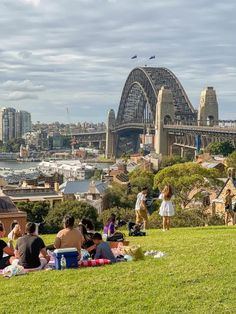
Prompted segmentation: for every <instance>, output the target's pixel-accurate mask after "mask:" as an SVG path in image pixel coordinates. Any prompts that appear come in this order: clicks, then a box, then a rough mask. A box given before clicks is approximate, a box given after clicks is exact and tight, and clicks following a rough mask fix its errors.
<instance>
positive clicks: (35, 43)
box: [0, 0, 236, 121]
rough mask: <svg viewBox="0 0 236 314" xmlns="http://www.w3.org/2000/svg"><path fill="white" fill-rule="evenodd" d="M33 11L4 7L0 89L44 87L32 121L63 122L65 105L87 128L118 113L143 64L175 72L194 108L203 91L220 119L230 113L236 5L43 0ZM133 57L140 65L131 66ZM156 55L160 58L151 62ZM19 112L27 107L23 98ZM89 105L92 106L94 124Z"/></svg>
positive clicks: (235, 72) (16, 4) (11, 3)
mask: <svg viewBox="0 0 236 314" xmlns="http://www.w3.org/2000/svg"><path fill="white" fill-rule="evenodd" d="M31 4H32V5H29V3H28V4H27V3H26V1H24V0H22V1H16V0H8V1H5V2H1V3H0V36H1V44H2V45H1V46H2V47H4V48H2V49H1V50H0V72H1V77H0V84H3V83H4V82H5V81H25V80H29V81H31V82H32V84H33V85H34V86H38V85H44V86H47V90H44V91H42V93H40V95H39V97H38V99H37V100H33V99H32V117H33V119H34V120H42V119H62V120H63V118H64V116H63V114H62V112H64V108H66V106H67V104H68V103H69V104H71V106H72V109H73V117H74V119H75V120H76V119H77V120H80V119H82V118H83V119H85V118H86V115H87V119H88V120H90V121H91V120H92V119H94V120H103V119H104V118H105V116H106V110H107V109H108V108H109V107H110V106H111V107H114V108H115V109H117V107H118V104H119V100H120V95H121V92H122V88H123V85H124V83H125V80H126V77H127V75H128V74H129V71H130V70H131V69H132V68H133V67H135V66H140V65H144V64H147V65H153V66H165V67H168V68H170V69H171V70H172V71H173V72H174V73H175V74H176V75H177V77H178V78H179V79H180V81H181V83H182V85H183V86H184V88H185V89H186V92H187V94H188V96H189V97H190V99H191V101H192V103H193V105H194V106H195V107H197V106H198V102H199V95H200V91H201V89H202V88H204V87H205V86H206V85H212V86H214V87H215V89H216V91H218V92H219V103H220V110H221V112H222V114H224V116H226V117H227V115H231V114H232V113H231V112H232V110H233V109H232V108H233V107H234V98H235V96H234V94H233V92H234V91H235V83H236V63H235V61H236V60H235V53H234V51H235V48H236V42H235V39H234V37H235V30H236V24H235V23H236V22H235V13H236V12H235V11H236V4H235V1H234V0H228V1H227V2H224V3H222V1H219V0H216V1H214V2H212V1H210V0H199V1H196V2H193V1H188V0H168V1H165V0H160V1H156V0H148V1H141V0H129V1H127V0H119V1H112V0H110V1H109V0H83V1H82V0H77V1H75V0H72V1H70V2H68V0H57V1H47V0H41V1H40V3H38V5H33V1H31ZM13 20H14V23H12V21H13ZM133 54H138V56H139V58H138V59H137V60H131V59H130V57H131V56H132V55H133ZM152 54H155V55H156V56H157V58H156V59H155V60H154V61H149V60H148V57H149V56H150V55H152ZM2 93H4V91H2ZM2 99H4V98H3V97H2ZM0 101H1V95H0ZM20 105H21V106H22V107H24V106H29V104H28V103H27V102H24V101H23V99H22V101H21V104H20ZM36 105H37V108H40V110H38V109H36ZM33 106H34V107H33ZM88 106H92V107H93V116H92V117H91V110H90V109H89V108H88V109H87V111H86V107H88ZM221 108H224V109H223V110H222V109H221ZM225 108H226V109H225ZM28 110H29V109H28ZM45 113H47V114H46V115H45ZM40 117H41V118H40ZM46 117H48V118H46ZM57 117H58V118H57Z"/></svg>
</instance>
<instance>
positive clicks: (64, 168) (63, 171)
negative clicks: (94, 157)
mask: <svg viewBox="0 0 236 314" xmlns="http://www.w3.org/2000/svg"><path fill="white" fill-rule="evenodd" d="M38 168H39V170H40V171H41V172H43V173H45V174H54V173H58V174H60V175H63V176H64V178H65V179H66V180H71V181H73V180H85V179H89V178H90V177H91V176H93V174H94V171H95V167H94V166H91V165H89V164H86V163H81V162H80V161H79V160H58V161H42V162H41V163H40V164H39V165H38Z"/></svg>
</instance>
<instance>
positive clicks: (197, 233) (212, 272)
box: [0, 227, 236, 314]
mask: <svg viewBox="0 0 236 314" xmlns="http://www.w3.org/2000/svg"><path fill="white" fill-rule="evenodd" d="M53 239H54V236H45V237H44V240H45V242H46V243H47V244H49V243H50V242H52V241H53ZM130 240H131V241H132V242H133V243H139V244H141V246H142V247H143V249H144V250H147V249H157V250H161V251H164V252H166V253H167V254H168V256H166V257H164V258H161V259H154V258H152V257H148V258H146V259H145V261H139V262H129V263H120V264H116V265H111V266H110V265H109V266H105V267H98V268H87V269H78V270H65V271H63V272H60V271H42V272H38V273H31V274H27V275H25V276H22V277H15V278H12V279H5V278H2V277H0V289H1V293H0V313H7V314H8V313H24V314H26V313H67V314H71V313H105V314H108V313H168V314H169V313H196V314H200V313H204V314H205V313H214V314H217V313H219V314H222V313H236V250H235V249H236V228H234V227H212V228H210V227H209V228H186V229H172V230H171V231H169V232H166V233H163V232H162V231H160V230H151V231H149V232H148V236H146V237H140V238H138V237H137V238H130Z"/></svg>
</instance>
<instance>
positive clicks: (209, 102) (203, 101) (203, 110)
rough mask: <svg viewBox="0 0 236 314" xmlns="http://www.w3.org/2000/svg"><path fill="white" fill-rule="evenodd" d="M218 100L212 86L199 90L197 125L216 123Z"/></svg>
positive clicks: (217, 118) (212, 124)
mask: <svg viewBox="0 0 236 314" xmlns="http://www.w3.org/2000/svg"><path fill="white" fill-rule="evenodd" d="M218 120H219V113H218V102H217V98H216V92H215V90H214V89H213V87H207V88H206V89H204V90H203V91H202V92H201V96H200V105H199V111H198V125H201V126H214V125H216V124H218Z"/></svg>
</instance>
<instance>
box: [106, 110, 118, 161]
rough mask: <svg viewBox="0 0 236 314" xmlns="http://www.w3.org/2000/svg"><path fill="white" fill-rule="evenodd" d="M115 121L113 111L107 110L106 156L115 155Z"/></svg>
mask: <svg viewBox="0 0 236 314" xmlns="http://www.w3.org/2000/svg"><path fill="white" fill-rule="evenodd" d="M115 123H116V116H115V111H114V110H113V109H111V110H109V112H108V117H107V130H106V153H105V156H106V158H112V157H114V156H115V134H114V132H113V130H114V127H115Z"/></svg>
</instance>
